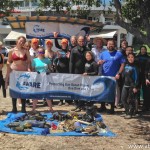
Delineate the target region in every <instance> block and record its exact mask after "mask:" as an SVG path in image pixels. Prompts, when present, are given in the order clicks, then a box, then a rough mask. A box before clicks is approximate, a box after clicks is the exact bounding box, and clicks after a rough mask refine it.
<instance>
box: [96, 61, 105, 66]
mask: <svg viewBox="0 0 150 150" xmlns="http://www.w3.org/2000/svg"><path fill="white" fill-rule="evenodd" d="M104 62H105V60H99V61H98V62H97V64H98V65H102V64H103V63H104Z"/></svg>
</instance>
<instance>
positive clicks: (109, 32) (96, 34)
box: [90, 31, 117, 39]
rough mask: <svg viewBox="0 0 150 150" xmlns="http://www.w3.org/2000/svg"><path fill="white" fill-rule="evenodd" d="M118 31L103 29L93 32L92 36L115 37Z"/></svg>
mask: <svg viewBox="0 0 150 150" xmlns="http://www.w3.org/2000/svg"><path fill="white" fill-rule="evenodd" d="M116 32H117V31H102V32H101V33H91V34H90V38H96V37H102V38H104V39H105V38H106V39H107V38H113V37H114V35H115V34H116Z"/></svg>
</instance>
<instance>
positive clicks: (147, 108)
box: [143, 57, 150, 111]
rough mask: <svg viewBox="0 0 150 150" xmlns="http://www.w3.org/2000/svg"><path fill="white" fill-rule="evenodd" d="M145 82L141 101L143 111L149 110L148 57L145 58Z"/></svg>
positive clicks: (149, 62) (149, 61)
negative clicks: (142, 100)
mask: <svg viewBox="0 0 150 150" xmlns="http://www.w3.org/2000/svg"><path fill="white" fill-rule="evenodd" d="M145 82H146V88H145V100H144V103H143V111H149V110H150V94H149V93H150V57H149V59H148V60H147V63H146V68H145Z"/></svg>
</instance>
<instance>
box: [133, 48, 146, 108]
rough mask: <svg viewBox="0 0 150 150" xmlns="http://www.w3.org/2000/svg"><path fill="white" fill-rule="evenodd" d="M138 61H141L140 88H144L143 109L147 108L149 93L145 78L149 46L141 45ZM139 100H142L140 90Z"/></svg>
mask: <svg viewBox="0 0 150 150" xmlns="http://www.w3.org/2000/svg"><path fill="white" fill-rule="evenodd" d="M136 58H137V61H138V63H139V67H140V77H139V78H140V83H139V84H140V88H141V89H142V92H143V100H144V101H143V104H144V105H143V110H144V109H145V99H146V97H147V95H146V94H147V93H146V88H147V87H146V82H145V80H146V78H145V74H144V72H145V68H146V63H147V61H148V59H149V56H148V54H147V48H146V47H145V46H141V48H140V52H139V54H138V55H137V57H136ZM139 100H140V92H139Z"/></svg>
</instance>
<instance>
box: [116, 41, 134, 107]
mask: <svg viewBox="0 0 150 150" xmlns="http://www.w3.org/2000/svg"><path fill="white" fill-rule="evenodd" d="M131 49H132V50H133V48H132V47H131V46H128V42H127V41H126V40H122V42H121V47H120V52H121V53H122V55H123V56H124V57H125V58H126V60H127V55H128V53H129V51H130V50H131ZM123 84H124V81H123V79H122V75H121V76H120V78H119V79H118V86H119V89H120V98H119V101H118V103H117V104H115V105H116V107H117V108H120V109H121V108H123V104H122V102H121V92H122V88H123Z"/></svg>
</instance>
